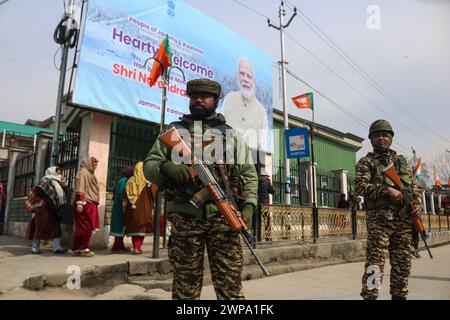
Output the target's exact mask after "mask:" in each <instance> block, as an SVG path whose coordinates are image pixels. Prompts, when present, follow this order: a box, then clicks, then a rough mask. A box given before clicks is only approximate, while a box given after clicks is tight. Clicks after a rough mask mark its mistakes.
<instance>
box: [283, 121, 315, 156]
mask: <svg viewBox="0 0 450 320" xmlns="http://www.w3.org/2000/svg"><path fill="white" fill-rule="evenodd" d="M286 151H287V157H288V159H292V158H306V157H309V136H308V129H307V128H293V129H288V130H286Z"/></svg>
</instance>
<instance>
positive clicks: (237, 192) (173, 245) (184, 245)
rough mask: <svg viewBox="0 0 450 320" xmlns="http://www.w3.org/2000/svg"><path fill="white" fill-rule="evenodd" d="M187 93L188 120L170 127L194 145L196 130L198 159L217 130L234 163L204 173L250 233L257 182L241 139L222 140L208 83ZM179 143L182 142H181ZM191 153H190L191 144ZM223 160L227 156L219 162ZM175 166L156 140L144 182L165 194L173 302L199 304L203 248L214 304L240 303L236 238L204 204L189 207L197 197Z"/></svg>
mask: <svg viewBox="0 0 450 320" xmlns="http://www.w3.org/2000/svg"><path fill="white" fill-rule="evenodd" d="M186 93H187V95H188V96H189V98H190V101H189V110H190V114H186V115H184V116H183V117H181V118H180V121H177V122H173V123H171V125H170V126H171V127H176V128H177V129H178V131H180V134H181V130H183V129H184V130H186V129H187V130H188V131H189V133H190V135H191V141H194V142H195V139H192V135H193V134H194V133H195V134H197V131H195V130H198V125H199V124H200V133H199V134H201V135H202V139H203V143H202V145H201V146H200V147H201V149H200V150H202V149H203V154H205V153H206V148H208V147H209V146H212V145H213V144H210V145H208V146H205V144H206V143H205V142H207V141H206V140H207V139H206V135H205V131H206V130H208V129H211V128H214V129H216V132H217V131H218V132H219V134H220V135H219V138H218V140H219V141H220V142H219V143H225V140H227V143H226V146H224V147H223V148H222V150H223V152H226V153H228V152H231V154H232V155H233V157H234V159H237V160H238V161H236V162H235V164H229V162H228V163H227V164H225V165H224V164H221V161H218V162H212V163H211V164H209V163H208V168H209V169H210V170H211V172H212V174H213V175H214V176H215V178H216V180H217V181H218V182H219V184H220V185H221V187H222V188H223V190H226V186H225V183H229V185H228V186H229V187H230V188H229V189H230V190H231V189H232V190H233V196H235V199H237V203H238V205H239V207H240V208H239V209H240V210H241V212H242V215H243V218H244V221H246V224H247V226H248V227H249V228H251V225H252V224H251V222H252V220H251V219H252V216H253V212H254V208H255V207H256V203H257V188H258V177H257V173H256V169H255V166H254V164H253V163H252V162H251V160H250V155H249V152H248V148H247V145H246V144H245V141H244V139H243V138H242V136H241V135H240V134H239V133H237V132H235V133H234V134H232V137H231V138H229V139H225V136H226V134H229V132H230V131H228V130H229V129H231V127H230V126H228V125H227V124H226V122H225V117H224V116H223V115H222V114H220V113H216V108H217V104H218V101H219V99H220V96H221V86H220V84H219V83H217V82H215V81H212V80H209V79H194V80H191V81H189V82H188V83H187V86H186ZM195 126H197V127H195ZM194 128H196V129H195V130H194ZM188 136H189V134H188ZM184 140H185V142H186V139H184ZM200 141H202V140H200ZM230 141H231V142H230ZM188 145H190V143H188ZM190 147H191V149H192V148H193V146H192V144H191V145H190ZM194 147H195V146H194ZM197 147H198V145H197ZM230 147H231V151H230ZM220 152H222V151H220ZM218 153H219V151H218ZM194 154H196V153H195V151H194ZM196 156H198V155H197V154H196ZM228 157H229V154H227V157H226V158H223V159H228ZM239 159H243V160H242V161H239ZM204 160H205V159H204ZM205 162H206V160H205ZM178 163H179V161H178ZM178 163H177V161H176V159H172V154H171V150H168V149H167V148H166V146H164V145H163V144H162V143H161V142H160V141H159V140H157V141H156V143H155V144H154V145H153V147H152V149H151V150H150V152H149V154H148V156H147V158H146V160H145V165H144V173H145V176H146V177H147V179H148V180H150V181H151V182H154V183H156V184H157V185H158V186H159V187H160V190H161V189H163V190H165V198H166V200H167V206H166V208H167V209H166V210H167V214H168V220H169V221H170V222H171V224H172V233H171V235H170V238H169V242H168V253H169V260H170V262H171V265H172V267H173V284H172V298H173V299H189V300H194V299H200V293H201V289H202V281H203V257H204V252H205V246H206V248H207V252H208V260H209V265H210V270H211V277H212V282H213V285H214V290H215V292H216V296H217V298H218V299H219V300H224V299H226V300H231V299H244V294H243V290H242V284H241V271H242V265H243V254H242V247H241V242H240V237H239V233H237V232H235V231H232V230H231V229H230V227H229V225H228V222H227V221H226V220H225V218H224V217H223V216H222V215H221V214H220V213H219V212H218V210H217V207H216V206H215V205H214V204H213V203H212V202H211V200H209V199H208V198H207V200H206V201H205V202H204V203H203V204H202V205H201V206H200V208H196V207H195V206H193V205H192V204H191V203H190V200H191V199H192V198H193V196H194V194H196V192H197V191H196V188H195V186H194V183H193V181H192V176H191V175H190V168H189V167H188V165H186V164H178ZM222 163H223V162H222ZM227 180H228V182H227ZM208 195H209V193H208Z"/></svg>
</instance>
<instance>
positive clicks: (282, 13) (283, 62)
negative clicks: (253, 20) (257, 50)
mask: <svg viewBox="0 0 450 320" xmlns="http://www.w3.org/2000/svg"><path fill="white" fill-rule="evenodd" d="M285 15H286V10H285V9H284V1H281V3H280V8H279V17H280V25H279V26H276V25H274V24H272V23H271V22H270V19H267V23H268V25H269V27H272V28H274V29H277V30H279V31H280V43H281V61H279V62H278V63H279V64H280V65H281V87H282V91H283V123H284V138H285V139H286V130H288V129H289V122H288V111H287V89H286V64H287V61H286V60H285V57H284V29H285V28H287V27H288V26H289V25H290V24H291V22H292V19H294V17H295V16H296V15H297V8H295V7H294V13H293V14H292V16H291V18H290V19H289V21H288V23H287V24H286V25H285V24H284V23H283V17H284V16H285ZM283 145H284V148H285V150H284V151H285V152H284V173H285V175H284V178H285V195H284V202H285V204H286V205H290V204H291V186H290V183H291V172H290V166H289V159H288V158H287V150H286V144H285V143H283Z"/></svg>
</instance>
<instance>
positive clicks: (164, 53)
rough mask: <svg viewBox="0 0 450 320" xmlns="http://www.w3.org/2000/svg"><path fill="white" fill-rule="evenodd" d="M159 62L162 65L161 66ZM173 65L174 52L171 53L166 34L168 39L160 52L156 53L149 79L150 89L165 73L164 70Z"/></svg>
mask: <svg viewBox="0 0 450 320" xmlns="http://www.w3.org/2000/svg"><path fill="white" fill-rule="evenodd" d="M157 60H158V61H159V62H160V63H161V64H159V63H158V61H157ZM171 65H172V52H171V51H170V46H169V35H168V34H166V37H165V38H164V40H163V41H162V42H161V45H160V46H159V49H158V52H156V56H155V60H154V61H153V66H152V71H151V72H150V76H149V77H148V85H149V86H150V87H153V86H154V85H155V83H156V81H157V80H158V78H159V77H160V76H161V74H162V73H163V70H164V69H167V68H168V67H170V66H171ZM161 66H162V68H161Z"/></svg>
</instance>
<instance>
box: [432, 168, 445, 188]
mask: <svg viewBox="0 0 450 320" xmlns="http://www.w3.org/2000/svg"><path fill="white" fill-rule="evenodd" d="M434 182H435V184H436V185H438V186H439V187H440V188H441V189H444V187H443V186H442V182H441V179H439V176H438V175H437V173H436V168H434Z"/></svg>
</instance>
